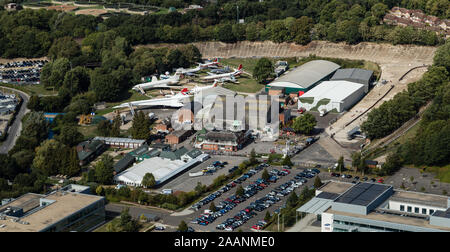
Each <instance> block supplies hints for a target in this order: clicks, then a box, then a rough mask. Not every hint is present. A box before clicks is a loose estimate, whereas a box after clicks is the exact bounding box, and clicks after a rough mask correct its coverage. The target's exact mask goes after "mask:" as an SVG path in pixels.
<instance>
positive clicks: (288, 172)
mask: <svg viewBox="0 0 450 252" xmlns="http://www.w3.org/2000/svg"><path fill="white" fill-rule="evenodd" d="M283 171H285V172H287V174H291V172H290V171H289V170H286V169H283Z"/></svg>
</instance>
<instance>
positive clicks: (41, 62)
mask: <svg viewBox="0 0 450 252" xmlns="http://www.w3.org/2000/svg"><path fill="white" fill-rule="evenodd" d="M46 63H48V60H25V61H14V62H9V63H6V64H1V63H0V69H8V68H17V67H43V66H44V65H45V64H46Z"/></svg>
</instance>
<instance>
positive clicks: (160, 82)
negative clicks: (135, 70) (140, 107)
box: [132, 73, 181, 94]
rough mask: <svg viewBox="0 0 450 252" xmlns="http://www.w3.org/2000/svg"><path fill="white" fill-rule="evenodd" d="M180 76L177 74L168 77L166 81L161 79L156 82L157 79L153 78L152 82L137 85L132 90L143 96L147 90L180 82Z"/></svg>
mask: <svg viewBox="0 0 450 252" xmlns="http://www.w3.org/2000/svg"><path fill="white" fill-rule="evenodd" d="M180 76H181V75H180V74H179V73H175V74H174V75H173V76H170V77H169V78H167V79H161V80H158V78H156V77H155V76H153V78H152V81H150V82H145V83H141V84H137V85H136V86H134V87H133V88H132V89H133V90H135V91H138V92H141V93H143V94H145V90H148V89H151V88H162V87H169V85H174V84H177V83H178V82H179V81H180Z"/></svg>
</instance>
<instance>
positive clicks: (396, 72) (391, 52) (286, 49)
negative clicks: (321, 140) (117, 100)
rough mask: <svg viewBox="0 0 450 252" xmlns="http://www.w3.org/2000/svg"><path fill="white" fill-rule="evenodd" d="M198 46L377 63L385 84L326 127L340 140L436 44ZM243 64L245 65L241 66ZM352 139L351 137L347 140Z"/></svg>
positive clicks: (221, 52) (211, 51)
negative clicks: (430, 45) (329, 126)
mask: <svg viewBox="0 0 450 252" xmlns="http://www.w3.org/2000/svg"><path fill="white" fill-rule="evenodd" d="M193 44H194V45H195V46H197V47H198V49H199V50H200V52H201V53H202V56H203V57H204V58H213V57H221V58H231V57H236V58H249V57H294V56H295V57H307V56H309V55H316V56H322V57H332V58H344V59H353V60H366V61H372V62H375V63H377V64H378V65H379V66H380V68H381V71H382V72H381V77H380V80H387V81H388V84H386V85H379V86H377V87H375V88H373V89H372V90H371V91H370V92H369V93H368V94H367V95H366V96H365V97H364V98H363V99H362V100H361V101H360V102H359V103H358V104H356V105H355V106H354V107H353V108H352V109H351V110H350V111H349V112H348V113H345V114H344V115H343V116H342V117H341V118H340V119H339V120H338V121H337V122H336V123H334V124H333V125H332V129H330V128H327V129H326V131H327V133H328V134H331V133H335V139H336V140H338V141H339V142H342V143H349V141H348V140H347V139H346V133H347V131H349V130H351V129H352V128H354V127H355V126H357V125H360V124H361V123H362V122H363V121H365V119H366V118H365V116H366V115H367V113H366V114H364V115H363V116H361V118H360V119H358V120H356V121H355V122H353V123H351V124H350V125H348V126H346V127H344V125H345V124H347V123H348V122H350V121H351V120H352V119H353V118H355V117H356V116H358V115H360V114H362V112H363V111H365V110H366V109H368V108H369V107H370V106H372V105H373V104H374V103H376V102H377V101H378V99H379V98H380V97H382V96H383V95H385V94H386V93H387V91H388V90H389V88H390V86H391V85H394V88H393V89H392V90H391V91H390V92H389V93H388V94H387V95H386V96H385V97H384V98H383V100H381V101H380V102H378V103H376V105H375V106H374V107H375V108H376V107H378V106H380V105H381V104H382V103H383V101H385V100H389V99H392V97H394V95H395V94H397V93H399V92H401V91H403V90H405V89H406V87H407V84H408V83H410V82H413V81H416V80H418V79H420V77H421V76H422V75H423V73H425V72H426V68H419V69H416V70H413V71H411V72H410V73H409V74H408V75H406V76H405V78H404V79H403V80H402V81H400V82H399V81H398V79H399V78H400V77H401V76H402V75H403V74H404V73H406V72H407V71H408V70H409V69H411V68H413V67H416V66H421V65H424V64H426V65H431V64H432V63H433V56H434V53H435V51H436V47H429V46H415V45H395V46H394V45H391V44H385V43H379V44H377V43H368V42H364V43H360V44H357V45H347V44H345V43H331V42H326V41H313V42H311V43H309V44H308V45H306V46H301V45H295V44H293V43H281V44H277V43H273V42H270V41H266V42H250V41H241V42H237V43H234V44H226V43H222V42H197V43H193ZM161 46H169V47H177V46H179V45H175V44H157V45H146V46H145V47H161ZM244 68H245V66H244ZM351 142H352V141H351Z"/></svg>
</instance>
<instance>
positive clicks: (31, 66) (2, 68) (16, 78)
mask: <svg viewBox="0 0 450 252" xmlns="http://www.w3.org/2000/svg"><path fill="white" fill-rule="evenodd" d="M47 62H48V61H47V60H26V61H17V62H9V63H6V64H0V81H2V82H7V83H10V82H13V83H26V84H39V83H40V76H41V69H42V67H43V66H44V64H46V63H47Z"/></svg>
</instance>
